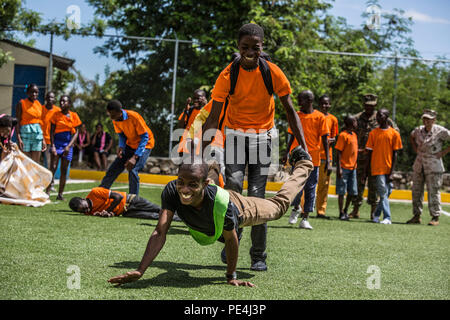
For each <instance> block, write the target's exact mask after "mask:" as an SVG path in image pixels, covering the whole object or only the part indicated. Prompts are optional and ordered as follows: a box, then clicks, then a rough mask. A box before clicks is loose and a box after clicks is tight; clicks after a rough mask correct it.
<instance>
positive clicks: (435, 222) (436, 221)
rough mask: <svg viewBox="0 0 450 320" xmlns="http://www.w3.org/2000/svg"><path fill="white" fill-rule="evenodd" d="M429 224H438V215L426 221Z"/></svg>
mask: <svg viewBox="0 0 450 320" xmlns="http://www.w3.org/2000/svg"><path fill="white" fill-rule="evenodd" d="M428 225H429V226H438V225H439V217H433V218H432V219H431V221H430V222H429V223H428Z"/></svg>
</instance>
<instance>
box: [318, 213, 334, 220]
mask: <svg viewBox="0 0 450 320" xmlns="http://www.w3.org/2000/svg"><path fill="white" fill-rule="evenodd" d="M316 218H317V219H326V220H330V219H331V218H330V217H329V216H326V215H324V214H318V215H317V216H316Z"/></svg>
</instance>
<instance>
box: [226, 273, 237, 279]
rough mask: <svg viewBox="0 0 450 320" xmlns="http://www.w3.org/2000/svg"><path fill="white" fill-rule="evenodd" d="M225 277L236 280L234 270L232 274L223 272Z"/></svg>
mask: <svg viewBox="0 0 450 320" xmlns="http://www.w3.org/2000/svg"><path fill="white" fill-rule="evenodd" d="M225 277H227V280H236V279H237V275H236V271H234V272H233V273H232V274H229V273H225Z"/></svg>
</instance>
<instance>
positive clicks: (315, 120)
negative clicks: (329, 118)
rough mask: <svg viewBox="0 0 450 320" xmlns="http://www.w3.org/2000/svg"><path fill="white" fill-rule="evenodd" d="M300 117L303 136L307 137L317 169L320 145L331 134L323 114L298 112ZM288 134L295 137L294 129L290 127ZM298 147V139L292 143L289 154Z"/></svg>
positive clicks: (310, 152)
mask: <svg viewBox="0 0 450 320" xmlns="http://www.w3.org/2000/svg"><path fill="white" fill-rule="evenodd" d="M297 114H298V117H299V118H300V122H301V123H302V127H303V134H304V135H305V141H306V146H307V147H308V152H309V154H310V156H311V158H312V162H313V165H314V166H315V167H319V166H320V145H321V144H322V136H324V135H326V134H330V129H329V128H328V125H327V122H326V121H325V116H324V114H323V113H322V112H320V111H317V110H314V111H313V112H312V113H303V112H301V111H297ZM288 133H289V134H291V135H293V133H292V129H291V128H290V127H289V129H288ZM297 146H298V141H297V139H294V141H293V142H292V145H291V148H290V149H289V152H290V151H292V149H294V148H295V147H297Z"/></svg>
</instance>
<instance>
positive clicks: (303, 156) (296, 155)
mask: <svg viewBox="0 0 450 320" xmlns="http://www.w3.org/2000/svg"><path fill="white" fill-rule="evenodd" d="M300 160H309V161H312V158H311V156H310V155H309V153H308V152H307V151H305V149H303V148H302V147H301V146H298V147H295V148H294V149H293V150H292V151H291V154H290V155H289V164H290V165H291V167H292V168H294V167H295V164H296V163H297V162H298V161H300Z"/></svg>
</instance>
